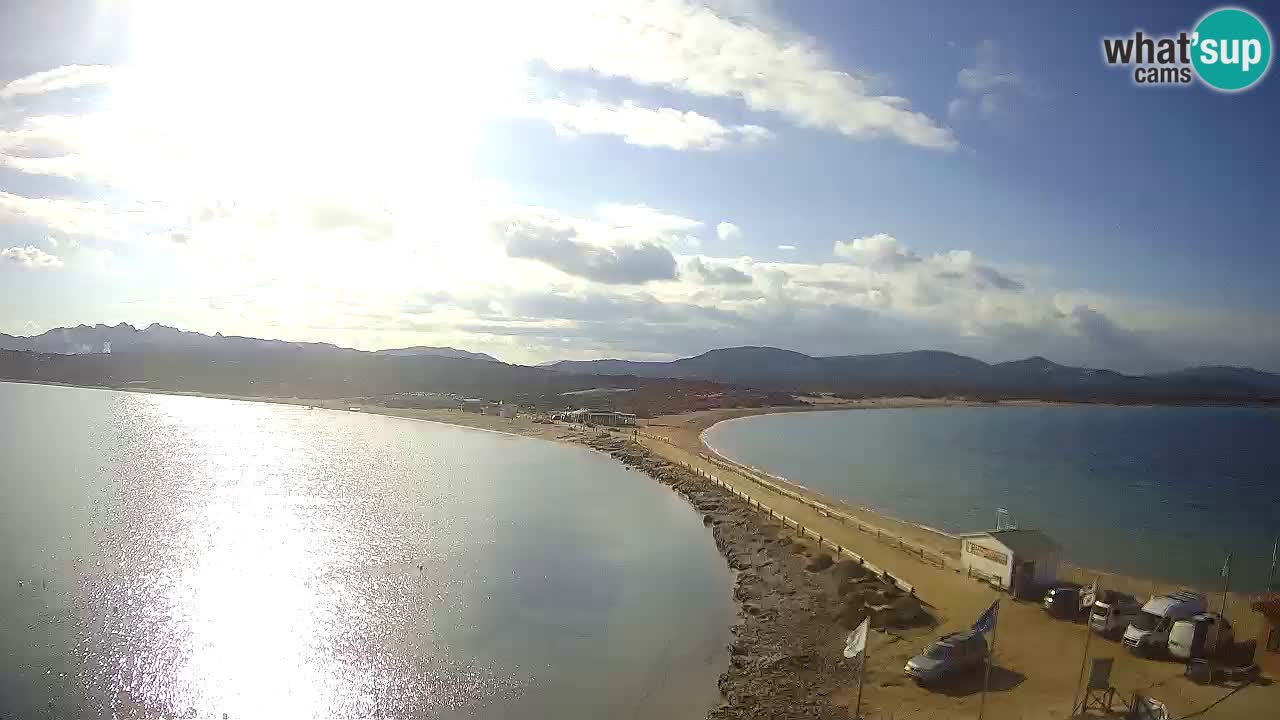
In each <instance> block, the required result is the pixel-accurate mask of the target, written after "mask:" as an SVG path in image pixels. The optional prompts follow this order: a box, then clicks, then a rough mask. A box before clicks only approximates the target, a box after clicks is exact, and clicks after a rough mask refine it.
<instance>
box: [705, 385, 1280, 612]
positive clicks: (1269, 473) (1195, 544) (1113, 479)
mask: <svg viewBox="0 0 1280 720" xmlns="http://www.w3.org/2000/svg"><path fill="white" fill-rule="evenodd" d="M706 439H707V442H708V444H710V445H711V446H713V447H715V448H717V449H719V450H720V451H721V452H723V453H725V454H726V455H727V456H729V457H732V458H734V459H736V460H738V461H740V462H744V463H747V464H750V465H755V466H757V467H760V468H762V469H764V470H767V471H769V472H772V473H774V474H777V475H780V476H783V477H786V478H788V479H790V480H792V481H795V482H798V483H800V484H802V485H806V486H808V487H812V488H814V489H815V490H819V491H821V492H824V493H827V494H828V495H831V496H833V497H836V498H839V499H842V500H845V501H848V502H852V503H856V504H861V505H866V506H868V507H873V508H877V509H881V510H883V511H885V512H887V513H889V514H891V515H894V516H897V517H901V518H904V519H908V520H914V521H916V522H921V523H924V524H927V525H931V526H934V527H939V528H942V529H944V530H949V531H953V532H954V531H960V532H963V531H970V530H979V529H986V528H990V527H993V526H994V524H995V520H996V509H997V508H1007V509H1009V510H1010V511H1011V512H1012V514H1013V518H1014V520H1015V521H1017V522H1018V523H1019V524H1020V525H1021V526H1023V527H1035V528H1039V529H1042V530H1044V531H1045V532H1047V533H1048V534H1049V535H1050V536H1052V537H1053V538H1054V539H1056V540H1057V541H1058V542H1059V543H1061V544H1062V545H1063V546H1064V547H1065V554H1066V556H1067V558H1068V559H1070V560H1073V561H1075V562H1077V563H1079V564H1083V565H1086V566H1089V567H1096V568H1101V569H1107V570H1113V571H1117V572H1121V573H1124V574H1132V575H1139V576H1144V577H1157V578H1162V579H1168V580H1173V581H1176V582H1185V583H1194V584H1200V585H1205V586H1208V587H1211V588H1220V587H1221V583H1222V581H1221V579H1220V570H1221V568H1222V564H1223V559H1224V557H1225V555H1226V553H1227V551H1233V552H1234V561H1233V564H1232V565H1233V575H1232V587H1233V588H1235V589H1240V590H1259V589H1262V587H1263V586H1264V585H1265V584H1266V578H1267V573H1268V569H1269V567H1270V564H1271V548H1272V542H1273V541H1274V539H1275V537H1276V534H1277V533H1280V412H1277V411H1275V410H1267V409H1252V408H1137V407H1101V406H1065V407H950V408H911V409H871V410H849V411H836V412H817V413H795V414H779V415H767V416H758V417H752V418H744V419H741V420H734V421H731V422H726V423H721V424H719V425H715V426H713V427H712V428H711V429H710V430H708V431H707V433H706Z"/></svg>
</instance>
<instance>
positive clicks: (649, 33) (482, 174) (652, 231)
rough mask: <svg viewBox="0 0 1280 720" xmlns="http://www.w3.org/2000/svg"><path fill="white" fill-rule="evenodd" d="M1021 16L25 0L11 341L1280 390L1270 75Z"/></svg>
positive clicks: (4, 34) (1140, 22) (1048, 10)
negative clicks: (889, 370)
mask: <svg viewBox="0 0 1280 720" xmlns="http://www.w3.org/2000/svg"><path fill="white" fill-rule="evenodd" d="M1024 5H1026V7H1021V8H1019V10H1018V12H1017V13H1016V14H1013V13H1011V12H1010V11H1009V9H1008V6H1007V4H1005V3H996V2H981V1H979V2H969V3H936V2H935V3H930V2H916V1H914V0H893V1H891V2H890V1H884V2H871V1H850V2H842V3H831V2H824V1H820V0H795V1H793V2H772V3H770V2H765V1H764V0H723V1H717V2H695V1H693V0H658V1H656V2H640V1H633V0H607V1H605V2H601V1H598V0H597V1H587V0H545V1H540V2H537V3H528V2H517V3H505V2H488V1H486V0H478V1H474V2H468V3H461V4H458V5H456V6H446V5H444V4H439V3H399V2H378V1H376V0H375V1H372V2H360V3H354V2H351V3H322V2H314V1H311V2H287V1H285V0H277V1H275V2H271V1H269V0H258V1H254V2H249V1H247V0H221V1H220V2H212V3H210V2H183V1H182V0H173V1H170V0H163V1H161V0H156V1H148V0H137V1H133V2H128V1H123V0H96V1H95V0H84V1H72V0H49V1H48V2H39V3H34V2H32V3H28V2H16V1H7V0H0V301H2V302H0V332H4V333H9V334H15V335H31V334H36V333H39V332H43V331H45V330H47V329H50V328H53V327H59V326H71V325H77V324H81V323H85V324H94V323H106V324H115V323H118V322H129V323H131V324H134V325H137V326H140V327H141V326H146V325H148V324H150V323H153V322H158V323H162V324H165V325H172V326H176V327H180V328H183V329H187V330H197V331H201V332H207V333H213V332H223V333H224V334H240V335H251V336H258V337H270V338H280V339H286V340H310V341H327V342H333V343H337V344H340V345H345V346H349V347H357V348H362V349H377V348H386V347H399V346H407V345H450V346H454V347H459V348H465V349H468V350H472V351H477V352H488V353H490V354H493V355H495V356H496V357H499V358H501V359H503V360H506V361H509V362H518V363H536V362H542V361H547V360H555V359H586V358H599V357H617V358H630V359H670V358H674V357H679V356H687V355H692V354H696V353H700V352H704V351H706V350H709V349H712V348H716V347H727V346H734V345H772V346H778V347H785V348H790V349H794V350H799V351H802V352H806V353H810V354H815V355H840V354H858V353H875V352H892V351H901V350H912V349H941V350H951V351H955V352H960V353H964V354H969V355H973V356H975V357H979V358H982V359H984V360H988V361H1002V360H1011V359H1018V358H1022V357H1027V356H1031V355H1043V356H1047V357H1049V358H1051V359H1054V360H1056V361H1058V362H1063V363H1069V364H1079V365H1089V366H1098V367H1110V368H1114V369H1118V370H1122V371H1127V372H1156V371H1163V370H1169V369H1173V368H1178V367H1184V366H1189V365H1206V364H1209V365H1220V364H1226V365H1247V366H1252V367H1257V368H1261V369H1266V370H1272V371H1280V292H1277V290H1276V282H1275V276H1276V270H1277V268H1280V244H1278V243H1277V237H1276V230H1277V228H1278V227H1280V203H1277V202H1275V187H1276V185H1277V182H1276V181H1277V180H1280V172H1277V170H1276V168H1277V161H1278V160H1280V157H1278V156H1280V150H1278V149H1277V147H1278V146H1277V142H1276V141H1274V140H1273V139H1272V138H1273V133H1272V132H1270V131H1271V129H1272V128H1273V127H1274V125H1275V122H1276V117H1277V110H1278V109H1280V85H1277V80H1276V78H1275V77H1273V76H1274V75H1275V73H1274V72H1271V73H1268V75H1267V76H1266V77H1264V78H1263V80H1262V81H1261V82H1260V83H1258V84H1257V85H1255V86H1254V87H1253V88H1251V89H1250V90H1248V91H1246V92H1240V93H1230V94H1227V93H1220V92H1216V91H1214V90H1212V89H1210V88H1208V87H1206V86H1204V85H1202V84H1199V83H1193V84H1192V85H1190V86H1165V87H1140V86H1137V85H1135V84H1134V82H1133V80H1132V72H1131V70H1130V69H1127V68H1122V67H1110V66H1107V65H1106V64H1105V63H1104V62H1103V58H1102V51H1101V40H1102V38H1103V37H1104V36H1111V37H1114V36H1124V35H1129V34H1132V33H1133V31H1134V30H1135V29H1142V30H1144V31H1146V32H1148V33H1157V34H1161V33H1163V34H1173V33H1176V32H1178V31H1181V30H1190V29H1191V28H1192V27H1194V24H1195V23H1196V21H1197V20H1198V19H1199V18H1200V17H1201V16H1203V15H1204V14H1205V13H1206V12H1207V11H1209V10H1211V9H1213V8H1215V7H1218V6H1217V5H1216V4H1214V3H1173V2H1166V3H1159V4H1148V3H1136V2H1103V1H1101V0H1098V1H1093V0H1090V1H1086V2H1080V3H1071V4H1067V5H1063V4H1060V3H1029V4H1024ZM1237 6H1239V7H1250V5H1249V4H1247V3H1245V4H1238V5H1237ZM1254 9H1255V11H1257V13H1258V14H1259V15H1260V16H1261V17H1262V19H1263V20H1264V21H1273V20H1274V18H1270V17H1268V16H1267V15H1268V12H1269V11H1270V12H1271V14H1274V9H1273V8H1268V7H1266V6H1265V4H1259V5H1258V6H1256V7H1254Z"/></svg>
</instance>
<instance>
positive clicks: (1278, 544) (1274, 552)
mask: <svg viewBox="0 0 1280 720" xmlns="http://www.w3.org/2000/svg"><path fill="white" fill-rule="evenodd" d="M1277 559H1280V535H1276V541H1275V542H1274V543H1273V544H1272V545H1271V572H1270V573H1269V574H1268V575H1267V591H1268V592H1270V591H1271V590H1274V589H1275V586H1276V560H1277Z"/></svg>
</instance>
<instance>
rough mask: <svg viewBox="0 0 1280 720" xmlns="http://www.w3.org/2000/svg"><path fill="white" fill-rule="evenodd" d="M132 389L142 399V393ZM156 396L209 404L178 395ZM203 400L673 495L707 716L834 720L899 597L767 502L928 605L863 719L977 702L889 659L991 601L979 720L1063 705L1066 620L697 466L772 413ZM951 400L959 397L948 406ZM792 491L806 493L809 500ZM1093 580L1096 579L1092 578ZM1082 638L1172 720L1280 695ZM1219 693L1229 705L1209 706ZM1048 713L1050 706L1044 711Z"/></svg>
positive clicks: (1124, 686)
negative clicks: (718, 647)
mask: <svg viewBox="0 0 1280 720" xmlns="http://www.w3.org/2000/svg"><path fill="white" fill-rule="evenodd" d="M95 389H106V390H112V389H114V388H95ZM132 391H133V392H153V393H154V392H155V391H152V390H148V389H142V388H139V389H133V390H132ZM156 394H179V395H188V396H202V397H211V396H210V395H206V394H199V393H186V392H183V393H156ZM212 397H218V398H219V399H230V400H241V401H249V402H267V403H273V404H291V405H301V406H311V407H318V408H321V409H328V410H341V411H349V408H352V407H359V408H360V411H361V412H367V413H371V414H381V415H388V416H393V417H403V418H407V419H416V420H422V421H427V422H438V423H442V424H448V425H454V426H460V427H470V428H472V429H481V430H491V431H496V432H502V433H505V434H512V435H523V436H526V437H534V438H538V439H545V440H553V441H558V442H568V443H574V444H579V445H583V446H585V447H588V448H590V449H594V450H596V451H599V452H606V453H608V454H610V455H612V456H613V457H614V458H615V459H618V460H619V461H621V462H623V463H624V464H626V465H628V466H630V467H633V468H635V469H638V470H640V471H642V472H644V473H645V474H647V475H649V476H650V477H651V478H653V479H656V480H657V481H658V482H660V483H662V484H664V485H667V486H668V487H670V488H671V489H672V490H674V491H676V492H679V493H680V494H681V495H682V496H683V497H684V498H685V499H686V500H687V501H688V502H689V503H690V504H691V506H692V508H693V509H694V510H695V511H696V512H699V513H700V514H701V515H702V516H703V522H704V524H707V525H708V526H709V527H710V528H711V530H712V534H713V537H714V538H715V542H716V545H717V548H718V550H719V551H720V553H721V555H722V556H723V557H724V558H725V561H726V563H727V564H728V565H729V568H730V570H731V571H732V572H733V575H734V580H733V585H734V587H733V595H734V600H735V604H736V605H737V608H738V618H737V620H736V622H735V624H734V625H733V627H732V633H733V636H734V640H733V642H732V643H731V644H730V646H729V647H728V655H729V668H728V669H727V670H726V671H725V673H724V674H723V675H722V676H721V679H720V682H719V686H720V691H721V694H722V696H723V698H724V703H723V704H722V705H721V706H719V707H717V708H714V709H712V710H711V711H709V712H708V714H707V717H709V718H716V719H724V718H745V717H759V716H770V717H797V718H798V717H819V718H847V717H849V715H850V714H851V712H852V707H851V706H852V704H853V701H854V696H855V693H856V692H857V679H856V673H854V672H852V665H850V664H849V662H850V661H847V660H844V659H843V657H842V655H841V650H842V648H843V644H844V638H845V635H847V633H848V627H847V626H848V625H849V624H850V623H851V622H854V621H855V620H860V619H861V617H862V615H863V614H866V613H867V612H868V606H869V605H873V604H874V605H881V606H883V605H886V604H889V603H892V602H893V601H895V600H898V599H900V597H901V596H900V595H899V596H893V595H892V593H893V591H892V590H889V595H888V596H886V595H885V594H884V593H883V591H884V590H885V588H884V587H883V583H881V584H880V585H877V586H875V587H874V588H872V587H871V586H869V585H865V584H863V581H868V582H869V579H868V578H864V577H860V578H859V579H858V580H857V581H854V580H852V579H851V578H849V577H841V576H840V575H839V574H838V573H841V572H846V571H849V570H850V568H849V564H852V561H847V564H846V563H841V564H840V565H843V569H840V570H836V569H832V568H830V567H828V568H826V569H818V568H810V567H809V565H810V562H811V561H812V560H814V558H816V557H818V556H819V555H822V554H824V553H823V551H822V550H821V549H820V548H821V546H820V545H818V544H816V543H814V542H813V541H812V540H811V539H809V538H807V537H805V532H804V530H803V529H802V530H801V531H800V533H799V537H798V538H797V537H796V534H797V533H796V531H795V530H794V529H792V528H789V527H786V526H784V525H782V524H781V523H779V522H778V521H777V520H776V519H775V518H774V517H773V512H772V511H771V512H770V513H769V514H768V515H764V514H762V512H761V509H760V508H759V507H755V506H753V505H752V502H751V501H755V502H757V503H764V504H766V505H767V506H768V507H770V508H775V509H776V511H777V512H778V513H780V514H785V515H786V516H788V517H789V518H794V519H796V520H797V521H798V522H800V523H803V526H804V527H805V528H807V529H808V530H809V534H817V535H819V536H821V537H823V538H825V539H826V541H827V542H828V543H836V544H838V545H839V546H841V547H842V548H845V549H847V550H849V551H850V552H854V553H857V554H858V555H859V556H861V557H862V558H864V559H865V561H866V562H868V563H874V564H875V566H877V567H879V568H884V569H885V570H886V571H888V572H891V573H892V576H893V577H895V578H900V579H902V580H905V581H906V582H907V583H909V586H910V587H912V588H913V596H914V597H915V598H918V601H919V605H920V606H923V607H924V608H925V609H926V611H927V612H928V614H929V618H930V620H931V622H932V623H933V624H932V625H931V626H925V627H919V628H912V629H903V630H898V629H894V628H889V629H887V630H877V631H874V632H872V633H871V638H870V639H869V645H868V646H869V648H870V650H869V653H870V660H869V661H868V662H867V668H866V694H865V695H864V698H863V708H864V710H865V711H867V712H868V713H875V712H892V713H894V714H896V715H899V716H902V717H913V716H915V715H916V714H919V715H920V716H923V717H930V716H952V715H970V714H973V713H974V712H975V711H976V709H977V705H978V703H979V691H980V689H981V687H980V682H979V684H977V685H974V684H972V683H965V684H962V685H959V686H957V687H952V688H948V689H946V690H945V691H943V692H938V691H930V690H926V689H922V688H919V687H917V686H915V685H914V684H913V683H910V682H907V681H905V680H904V678H903V674H902V666H903V664H904V663H905V660H906V659H907V658H908V657H910V656H911V655H913V654H915V652H917V651H918V650H919V648H920V647H921V646H922V645H923V644H924V643H925V642H927V641H928V640H929V639H931V638H933V637H936V636H937V635H939V634H942V633H945V632H953V631H957V630H962V629H966V628H968V626H969V624H970V623H972V622H973V619H974V618H975V617H977V616H978V615H979V614H980V613H981V612H982V611H983V610H984V609H985V608H986V607H987V606H989V605H990V604H991V603H992V602H993V601H995V600H1002V610H1001V613H1000V618H1001V620H1000V625H1001V627H1002V628H1004V629H1002V630H1001V633H1000V648H999V649H998V650H997V653H996V662H995V663H994V666H993V670H992V683H993V684H992V691H991V692H990V693H989V695H988V697H987V699H986V708H987V716H988V717H989V718H992V720H999V719H1003V718H1009V719H1010V720H1012V719H1013V718H1022V717H1026V716H1028V714H1029V713H1030V714H1033V715H1034V716H1036V717H1041V716H1046V717H1057V716H1061V713H1065V712H1066V710H1067V709H1068V708H1069V707H1070V704H1071V700H1070V698H1071V696H1072V693H1073V690H1074V687H1075V683H1076V681H1077V678H1078V672H1079V668H1080V662H1081V645H1082V642H1083V640H1084V637H1085V633H1084V631H1083V629H1082V628H1081V625H1080V624H1079V623H1070V622H1062V621H1057V620H1052V619H1049V618H1048V617H1047V616H1046V615H1045V614H1044V612H1043V611H1042V610H1041V609H1040V608H1039V606H1038V605H1037V604H1029V603H1019V602H1014V601H1012V600H1011V599H1010V598H1009V597H1008V596H1007V595H1006V594H1004V593H1003V592H997V591H995V590H993V589H992V588H990V587H988V586H986V585H985V584H982V583H978V582H977V581H974V580H971V579H969V578H966V577H965V576H964V575H963V574H959V573H956V572H955V571H954V570H953V569H951V568H947V567H937V566H935V565H933V564H929V563H926V562H923V561H922V559H923V558H921V557H917V556H915V555H913V554H911V553H909V552H906V551H904V548H902V547H900V546H893V545H890V544H885V543H884V542H881V541H880V539H879V538H878V537H876V536H872V535H868V534H866V533H859V531H858V530H856V529H852V528H850V527H848V526H847V525H844V524H842V523H841V522H839V521H838V520H837V519H835V518H833V517H831V516H830V515H829V514H826V513H821V512H818V511H817V510H815V509H814V508H813V507H812V506H810V505H808V504H806V503H803V502H798V501H796V500H794V499H792V498H789V497H786V496H783V495H780V494H777V493H773V494H770V491H769V490H768V489H767V488H763V487H761V486H759V485H757V484H755V483H754V482H753V481H752V480H751V479H749V478H748V477H746V476H744V475H741V474H740V473H738V472H735V471H733V470H725V469H724V468H720V467H716V466H714V465H712V464H711V463H710V462H708V461H707V460H706V459H705V457H704V453H705V451H706V450H707V448H706V447H705V446H703V445H702V443H701V440H700V435H701V431H702V430H704V429H706V428H707V427H710V426H711V425H713V424H715V422H718V421H720V420H724V419H728V418H735V417H746V416H750V415H759V414H766V413H771V412H776V411H777V409H773V408H739V409H732V410H714V411H703V412H700V413H690V414H685V415H675V416H664V417H661V418H656V419H654V420H653V421H651V422H650V423H648V424H647V425H646V426H642V427H640V428H638V430H639V431H640V436H639V437H636V438H634V439H632V438H629V437H627V436H625V435H626V434H624V433H604V434H596V433H594V432H585V433H584V432H579V431H573V430H571V429H569V428H566V427H564V426H562V425H557V424H550V425H546V424H541V423H533V422H531V421H530V420H526V419H516V420H508V419H504V418H498V417H493V416H481V415H473V414H471V413H464V412H462V411H458V410H413V409H398V408H386V407H382V406H373V405H363V404H359V403H354V402H352V401H349V400H341V399H337V400H333V399H331V400H312V399H304V398H261V397H245V396H212ZM943 402H947V401H943ZM930 404H932V405H934V406H937V405H940V404H942V403H940V402H936V401H935V402H932V403H930V402H929V401H921V400H919V399H898V400H896V401H893V402H890V401H880V402H866V401H859V402H858V403H856V404H855V405H854V407H858V406H861V407H921V406H928V405H930ZM951 404H960V403H958V402H955V401H951ZM834 405H835V404H834V403H832V404H828V405H826V406H822V407H816V408H813V407H805V408H795V409H791V408H787V409H784V410H782V411H784V412H797V411H801V412H803V411H815V410H836V409H853V408H850V407H849V405H848V404H847V403H840V404H839V406H834ZM983 405H988V406H989V404H985V403H984V404H983ZM655 431H656V432H658V433H661V434H662V435H664V439H663V440H661V441H658V440H654V439H652V437H653V433H654V432H655ZM708 475H714V476H716V480H715V482H712V481H709V480H708V479H706V476H708ZM722 485H723V486H724V487H721V486H722ZM804 494H805V495H812V493H811V491H810V492H807V493H804ZM744 497H745V498H749V500H744V499H743V498H744ZM858 512H862V513H865V514H866V516H867V517H868V518H871V517H874V518H875V519H876V520H877V521H878V522H877V525H878V524H879V523H880V522H883V523H884V524H886V525H891V524H892V523H895V522H896V523H899V525H891V526H892V528H893V529H898V528H903V529H906V528H907V527H912V528H915V529H916V530H917V531H920V527H919V526H914V525H911V526H908V525H904V524H902V523H904V522H905V521H896V520H894V519H892V518H889V517H888V516H883V515H880V514H878V513H875V511H873V510H870V509H865V508H864V509H861V510H860V511H858ZM835 567H839V566H835ZM853 572H857V571H856V570H854V571H853ZM1130 580H1134V581H1135V582H1143V581H1141V580H1140V579H1132V578H1131V579H1130ZM875 582H879V581H875ZM1145 582H1146V583H1147V584H1148V585H1150V583H1151V581H1145ZM1103 587H1108V585H1107V584H1106V583H1105V582H1104V584H1103ZM1112 587H1114V586H1112ZM1117 589H1122V588H1117ZM855 591H856V593H855V594H854V595H852V596H850V593H851V592H855ZM1233 595H1234V594H1233ZM1212 599H1213V598H1212V596H1211V600H1212ZM1214 604H1216V602H1215V603H1214ZM1233 605H1234V603H1233ZM876 612H883V610H877V611H876ZM1245 612H1248V611H1247V610H1246V611H1245ZM1231 617H1232V620H1233V623H1234V624H1236V627H1237V636H1238V637H1250V636H1251V635H1250V634H1248V633H1247V632H1246V633H1242V631H1243V630H1244V628H1243V627H1242V625H1241V623H1240V620H1243V619H1244V618H1243V616H1242V615H1241V614H1240V613H1239V612H1236V614H1232V615H1231ZM854 624H856V623H854ZM1094 645H1095V647H1094V649H1093V651H1092V652H1091V654H1092V655H1094V656H1097V655H1099V654H1101V655H1102V656H1107V655H1114V656H1115V666H1114V670H1113V674H1112V682H1113V684H1114V685H1115V687H1117V688H1118V689H1119V690H1120V691H1121V693H1122V694H1124V693H1128V692H1131V691H1134V690H1145V691H1147V692H1149V693H1151V694H1152V695H1153V696H1155V697H1157V698H1158V699H1160V700H1162V701H1164V702H1165V703H1166V704H1168V705H1169V707H1170V708H1171V709H1172V710H1174V711H1175V712H1176V714H1177V716H1184V715H1186V714H1189V713H1193V712H1198V711H1201V710H1205V709H1207V708H1209V707H1215V711H1214V712H1213V713H1212V714H1211V715H1210V717H1242V718H1243V717H1260V716H1263V715H1265V714H1266V713H1267V710H1266V709H1265V708H1273V706H1274V705H1275V703H1277V702H1280V685H1272V686H1271V687H1270V688H1267V687H1265V686H1261V685H1249V686H1246V687H1244V688H1242V689H1241V688H1235V689H1232V688H1225V687H1222V686H1199V685H1194V684H1191V683H1188V682H1186V681H1183V680H1181V675H1182V668H1181V666H1180V665H1176V664H1173V663H1167V662H1162V661H1158V660H1148V659H1142V658H1136V657H1133V656H1131V655H1130V654H1129V653H1127V652H1125V651H1124V649H1123V648H1122V647H1120V646H1119V645H1118V644H1116V643H1112V642H1109V641H1104V640H1101V639H1098V640H1097V641H1096V642H1095V643H1094ZM1228 697H1229V698H1231V699H1230V702H1223V701H1224V700H1226V699H1227V698H1228ZM1215 704H1217V705H1215ZM1050 708H1053V711H1049V709H1050ZM766 709H769V711H768V712H766V711H765V710H766ZM1046 712H1048V715H1046V714H1045V713H1046Z"/></svg>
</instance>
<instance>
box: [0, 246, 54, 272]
mask: <svg viewBox="0 0 1280 720" xmlns="http://www.w3.org/2000/svg"><path fill="white" fill-rule="evenodd" d="M0 259H4V260H7V261H9V262H12V263H17V265H18V266H19V267H23V268H27V269H28V270H51V269H56V268H60V267H62V260H60V259H58V257H57V256H56V255H50V254H49V253H47V252H45V251H43V250H41V249H40V248H38V247H36V246H35V245H27V246H25V247H11V248H5V249H3V250H0Z"/></svg>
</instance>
